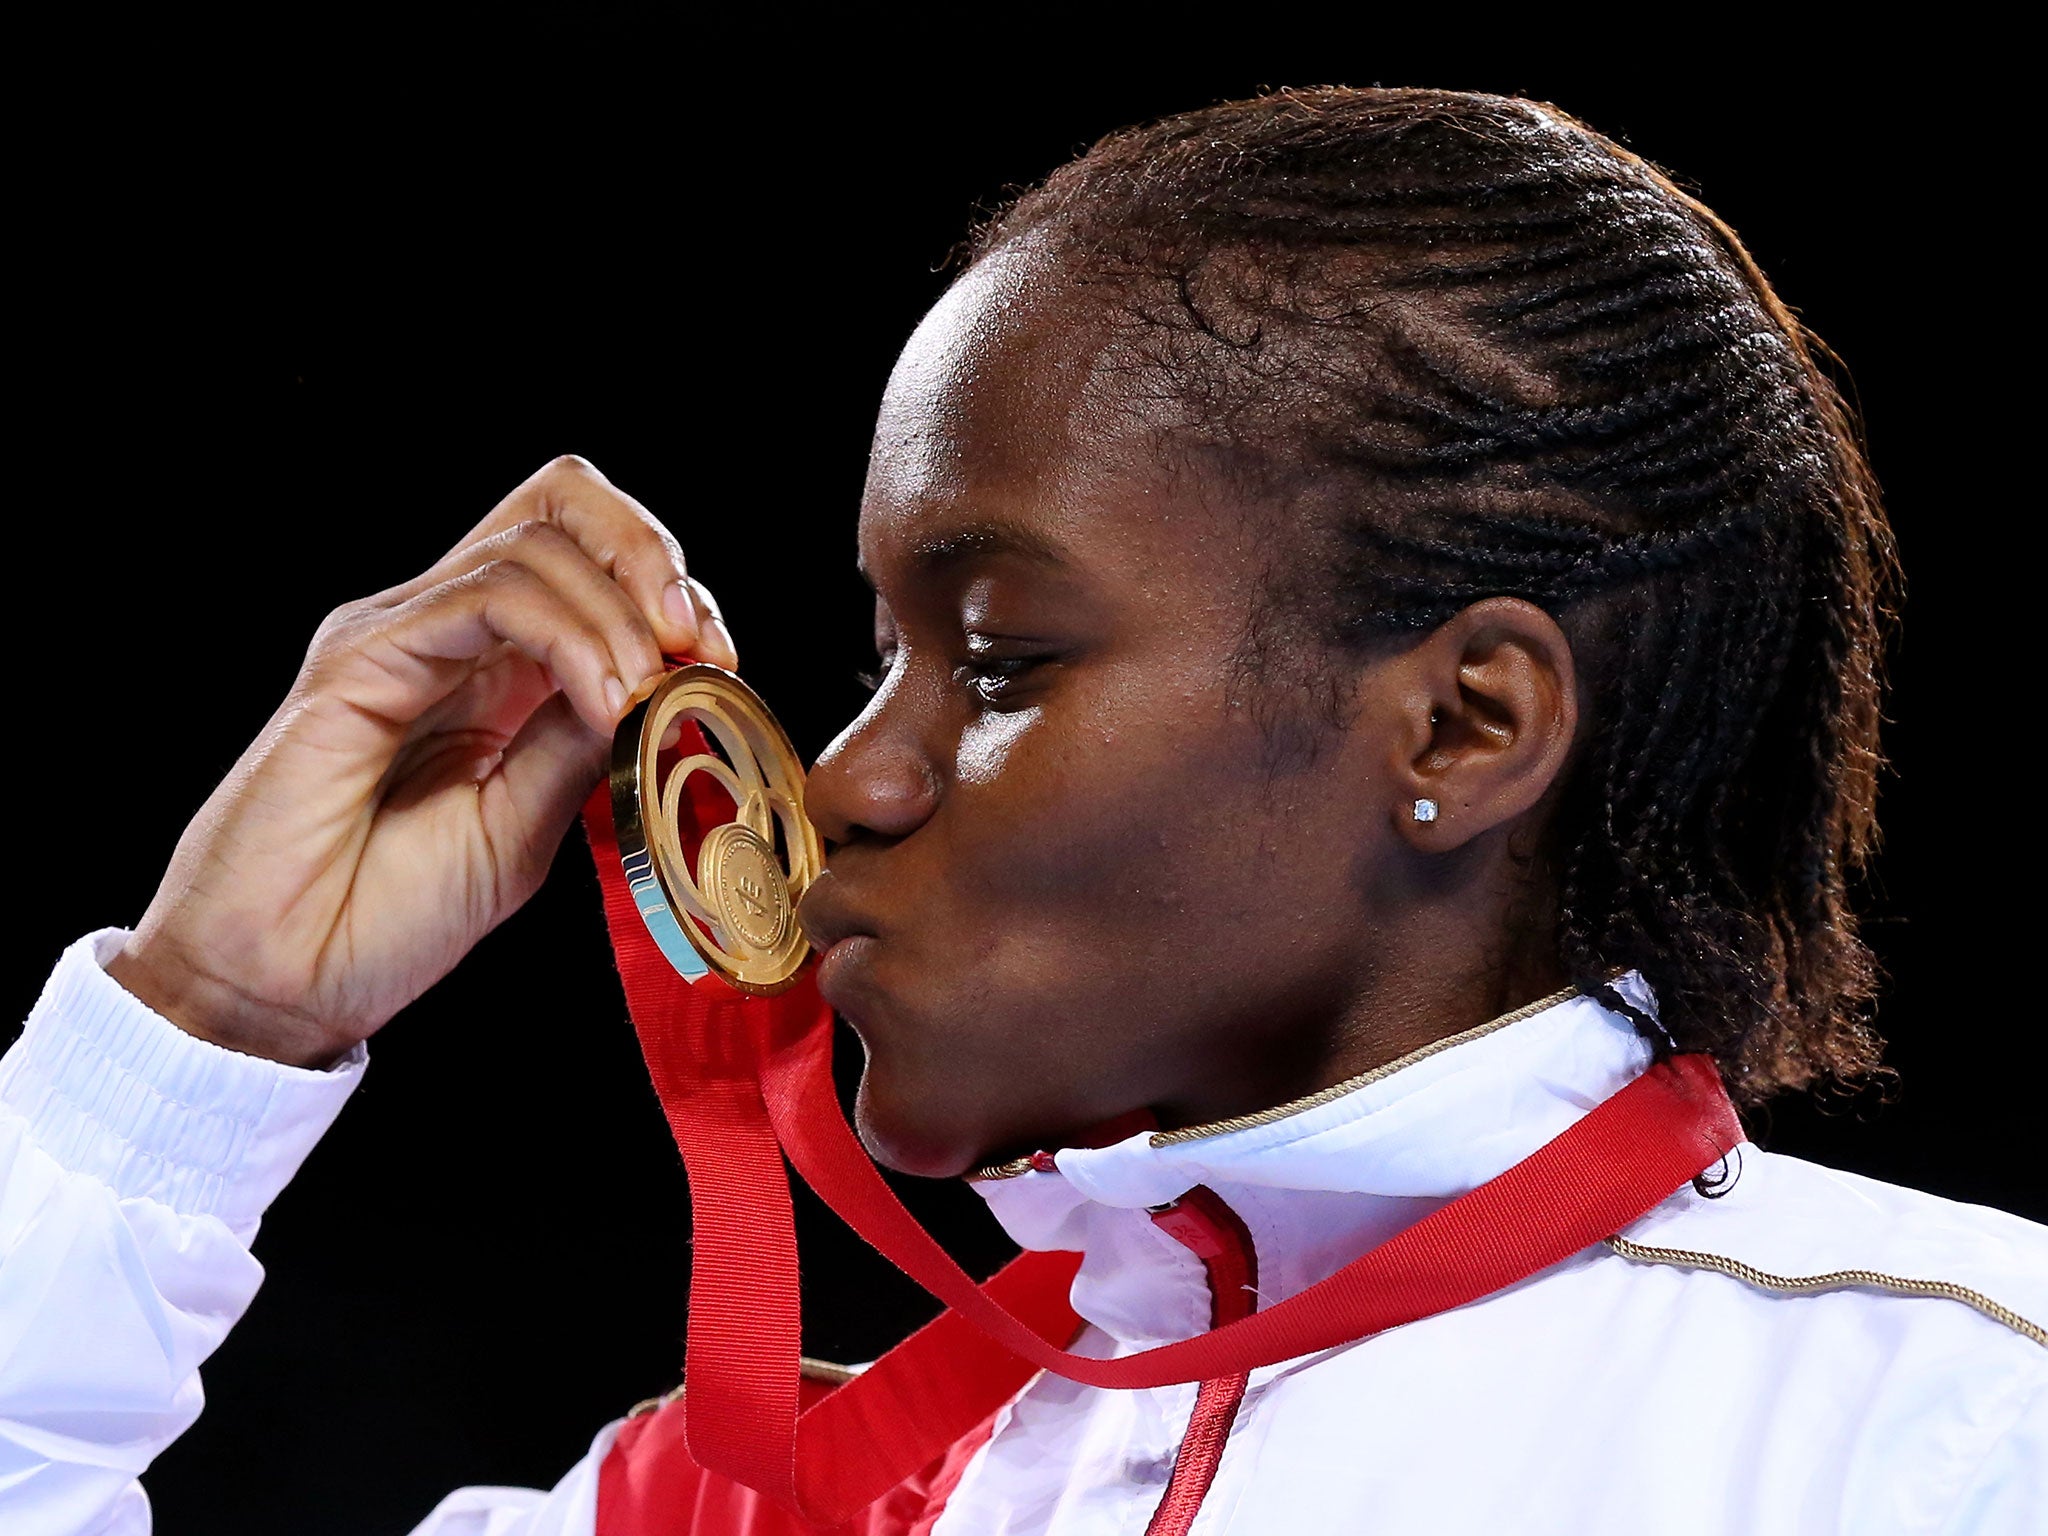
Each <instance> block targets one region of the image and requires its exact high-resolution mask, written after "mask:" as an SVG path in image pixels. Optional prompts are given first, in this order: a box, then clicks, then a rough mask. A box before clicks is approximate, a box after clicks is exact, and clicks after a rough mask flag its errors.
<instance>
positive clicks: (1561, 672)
mask: <svg viewBox="0 0 2048 1536" xmlns="http://www.w3.org/2000/svg"><path fill="white" fill-rule="evenodd" d="M1402 662H1403V663H1405V664H1406V671H1407V676H1406V677H1404V678H1403V680H1402V683H1403V686H1402V689H1401V696H1402V697H1401V706H1400V709H1401V722H1400V729H1398V730H1397V731H1396V732H1395V736H1396V739H1397V741H1398V746H1397V749H1396V750H1397V754H1398V760H1397V761H1396V762H1394V763H1393V764H1392V765H1390V766H1391V767H1392V768H1393V774H1392V783H1393V784H1394V786H1395V788H1396V790H1397V792H1398V794H1399V795H1400V796H1401V797H1402V798H1401V799H1400V800H1399V801H1398V802H1397V803H1396V804H1394V805H1393V806H1391V807H1390V808H1389V809H1390V811H1391V813H1392V815H1393V818H1394V822H1395V825H1396V826H1397V828H1398V829H1399V831H1400V833H1401V835H1402V836H1403V837H1405V838H1406V839H1407V841H1408V842H1409V843H1410V845H1411V846H1413V847H1414V848H1416V849H1417V850H1418V851H1422V852H1427V853H1443V852H1447V851H1448V850H1450V849H1452V848H1457V847H1460V846H1462V845H1463V844H1465V843H1467V842H1469V841H1470V840H1471V839H1473V838H1475V837H1477V836H1479V835H1480V834H1481V833H1484V832H1489V831H1492V830H1493V829H1494V828H1495V827H1500V826H1505V825H1506V824H1507V823H1509V822H1511V821H1513V820H1514V819H1515V818H1516V817H1518V816H1520V815H1521V814H1522V813H1523V812H1525V811H1527V810H1529V809H1530V808H1531V807H1533V806H1534V805H1535V804H1536V803H1537V802H1538V801H1540V800H1541V799H1542V798H1543V797H1544V795H1545V794H1547V793H1548V792H1549V790H1550V788H1551V786H1552V785H1553V784H1555V783H1556V782H1557V778H1558V775H1559V774H1560V773H1561V772H1562V771H1563V769H1564V765H1565V760H1566V759H1567V758H1568V757H1569V756H1570V754H1571V746H1572V736H1573V733H1574V732H1575V731H1576V730H1577V728H1578V723H1579V695H1578V683H1577V673H1576V668H1575V667H1574V665H1573V662H1572V651H1571V644H1570V642H1569V641H1567V640H1566V639H1565V637H1564V631H1563V630H1561V629H1559V628H1558V627H1557V621H1556V620H1555V619H1553V618H1551V616H1550V615H1549V614H1547V613H1545V612H1544V611H1543V610H1542V609H1541V608H1538V607H1537V606H1536V605H1535V604H1534V603H1530V602H1525V601H1523V600H1522V599H1521V598H1517V597H1489V598H1487V599H1486V600H1485V601H1483V602H1478V603H1474V604H1473V605H1472V606H1471V607H1469V608H1467V609H1465V610H1464V611H1463V612H1461V613H1459V614H1457V615H1456V616H1455V617H1453V618H1451V619H1448V620H1446V621H1445V622H1444V623H1443V624H1441V625H1439V626H1438V627H1437V628H1436V629H1435V630H1434V631H1433V632H1432V633H1431V634H1430V636H1429V638H1428V639H1426V640H1424V641H1423V642H1422V643H1421V644H1420V645H1418V646H1416V647H1415V648H1414V649H1413V650H1412V651H1410V652H1408V653H1407V654H1406V655H1405V656H1404V657H1403V658H1402ZM1425 801H1426V802H1428V804H1427V805H1425V806H1423V808H1422V814H1423V815H1424V816H1427V815H1428V814H1429V809H1430V807H1432V806H1433V807H1434V810H1435V814H1434V816H1433V817H1432V818H1431V819H1428V820H1423V819H1419V818H1418V815H1417V803H1418V802H1425Z"/></svg>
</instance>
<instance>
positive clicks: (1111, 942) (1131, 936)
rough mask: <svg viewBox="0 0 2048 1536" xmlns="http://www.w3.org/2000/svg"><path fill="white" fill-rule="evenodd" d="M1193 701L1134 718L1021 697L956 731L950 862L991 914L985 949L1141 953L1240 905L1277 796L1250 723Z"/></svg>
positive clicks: (1063, 959) (970, 895)
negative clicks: (1026, 705)
mask: <svg viewBox="0 0 2048 1536" xmlns="http://www.w3.org/2000/svg"><path fill="white" fill-rule="evenodd" d="M1190 702H1191V703H1192V702H1193V701H1190ZM1202 703H1203V704H1204V705H1206V707H1189V708H1185V709H1176V710H1175V711H1174V712H1173V713H1172V714H1171V715H1170V716H1168V717H1166V718H1156V717H1155V718H1151V719H1147V720H1142V721H1133V720H1131V719H1130V717H1129V716H1128V715H1124V716H1122V717H1121V718H1119V717H1116V716H1111V715H1110V714H1109V713H1108V712H1107V711H1094V710H1087V709H1075V710H1068V711H1065V712H1062V713H1059V714H1055V713H1052V712H1050V711H1028V710H1027V711H1018V712H1017V713H1015V714H1010V715H989V716H984V717H981V718H980V719H977V720H976V721H975V722H974V723H973V724H972V725H971V726H970V728H969V729H968V730H967V731H966V732H964V733H963V735H962V738H961V743H960V755H959V761H958V764H957V767H956V772H955V776H954V784H953V795H954V798H955V801H956V804H955V806H954V807H953V809H954V810H955V811H956V812H957V813H958V814H957V815H956V816H955V817H954V819H953V828H952V832H953V835H954V838H955V839H957V840H956V841H954V848H955V850H956V854H957V858H956V859H955V860H954V861H953V868H954V871H955V873H956V878H957V879H958V881H959V887H958V890H957V894H958V896H959V898H960V899H961V901H962V904H963V908H964V909H965V910H967V911H974V912H977V913H981V914H986V915H988V916H989V917H990V918H993V919H995V920H993V921H989V922H987V923H986V925H985V926H984V927H983V928H982V930H981V932H980V933H979V934H977V935H975V936H974V940H975V947H976V948H977V949H978V950H980V951H981V958H983V959H987V958H991V957H993V955H994V954H995V953H997V952H999V951H1001V950H1003V949H1006V948H1010V947H1012V946H1023V947H1025V948H1028V949H1031V950H1042V949H1044V948H1046V947H1048V946H1051V947H1055V948H1057V950H1058V951H1059V953H1058V955H1057V960H1058V963H1059V964H1060V965H1063V966H1068V967H1074V966H1079V967H1082V968H1083V969H1092V968H1093V967H1092V965H1091V964H1090V962H1091V960H1092V959H1093V958H1094V953H1092V952H1099V953H1100V954H1101V955H1102V956H1103V957H1104V958H1106V959H1109V960H1113V961H1115V960H1121V961H1130V960H1135V959H1137V958H1138V956H1139V953H1141V952H1142V953H1151V954H1156V953H1159V952H1161V951H1171V950H1174V949H1177V948H1180V947H1184V946H1186V945H1187V944H1190V943H1194V942H1198V936H1197V935H1195V934H1193V933H1189V932H1186V931H1185V930H1186V929H1187V928H1188V926H1189V925H1190V924H1193V925H1195V926H1197V927H1211V926H1213V925H1214V924H1216V923H1218V922H1228V921H1230V920H1232V918H1233V917H1235V916H1237V915H1241V908H1242V904H1243V901H1244V894H1243V893H1244V887H1245V880H1244V876H1245V874H1246V873H1247V866H1248V865H1250V864H1253V863H1256V862H1258V861H1259V860H1260V859H1261V856H1262V852H1263V853H1265V854H1270V851H1271V849H1272V845H1273V841H1274V837H1275V835H1276V833H1278V832H1279V831H1280V830H1281V829H1280V828H1279V827H1278V826H1276V824H1275V823H1274V821H1273V819H1272V817H1273V815H1274V813H1275V812H1276V811H1282V812H1284V806H1276V805H1275V803H1274V800H1273V797H1272V796H1271V795H1270V794H1269V793H1268V792H1267V784H1266V781H1265V778H1264V776H1263V775H1262V774H1261V772H1260V771H1259V767H1258V754H1257V751H1256V732H1255V728H1253V727H1251V726H1250V725H1249V724H1248V723H1247V724H1245V725H1242V726H1240V725H1238V724H1236V723H1235V722H1234V721H1233V720H1232V719H1231V717H1230V715H1229V714H1228V713H1226V712H1225V711H1224V709H1223V708H1222V706H1221V703H1220V701H1217V700H1213V699H1211V700H1206V701H1202ZM1218 716H1222V717H1223V718H1224V721H1225V723H1224V724H1222V725H1215V726H1209V727H1207V728H1204V727H1202V726H1200V725H1197V724H1195V723H1194V722H1200V721H1213V720H1215V719H1216V718H1217V717H1218ZM998 914H1000V917H998V916H997V915H998ZM963 915H964V912H963ZM1134 945H1135V946H1136V948H1135V949H1134V948H1133V946H1134ZM1012 958H1015V959H1020V960H1021V959H1022V958H1023V957H1022V956H1013V957H1012ZM1045 958H1046V959H1048V960H1050V959H1052V958H1054V957H1052V956H1045Z"/></svg>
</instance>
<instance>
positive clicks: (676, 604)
mask: <svg viewBox="0 0 2048 1536" xmlns="http://www.w3.org/2000/svg"><path fill="white" fill-rule="evenodd" d="M661 612H662V617H664V618H666V619H667V620H668V621H669V623H671V624H673V625H675V627H676V628H677V629H688V630H694V629H696V627H697V605H696V604H695V603H693V602H691V601H690V594H689V593H688V592H687V591H685V590H684V589H683V584H682V583H681V582H680V581H672V582H670V583H669V584H668V585H667V586H665V587H663V588H662V589H661Z"/></svg>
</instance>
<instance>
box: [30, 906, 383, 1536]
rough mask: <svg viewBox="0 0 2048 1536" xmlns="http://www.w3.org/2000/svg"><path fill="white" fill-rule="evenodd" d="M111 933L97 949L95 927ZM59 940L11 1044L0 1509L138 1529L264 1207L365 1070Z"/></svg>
mask: <svg viewBox="0 0 2048 1536" xmlns="http://www.w3.org/2000/svg"><path fill="white" fill-rule="evenodd" d="M96 941H97V942H96ZM118 943H119V935H117V934H107V935H96V936H95V937H94V939H88V940H83V941H81V942H80V943H79V944H77V945H74V946H73V947H72V948H71V949H70V950H69V951H67V952H66V954H65V956H64V958H63V960H62V961H61V962H60V964H59V965H58V968H57V970H56V972H55V974H53V976H52V977H51V980H50V983H49V985H48V986H47V987H46V988H45V989H44V992H43V995H42V997H41V998H40V999H39V1000H38V1002H37V1004H36V1007H35V1010H34V1011H33V1012H32V1013H31V1015H30V1018H29V1023H28V1026H27V1028H26V1029H25V1030H24V1032H23V1034H22V1037H21V1039H20V1040H18V1041H17V1042H16V1043H15V1045H14V1046H13V1047H12V1048H11V1049H10V1050H9V1051H8V1052H7V1054H6V1056H5V1058H4V1059H0V1516H4V1519H0V1524H4V1525H5V1527H6V1529H7V1530H8V1531H9V1532H10V1533H21V1536H40V1533H44V1532H48V1533H53V1536H54V1533H57V1532H66V1533H69V1532H78V1531H98V1530H113V1531H123V1532H128V1531H141V1530H144V1529H146V1528H147V1523H148V1514H147V1504H146V1502H145V1501H144V1500H143V1499H142V1497H141V1494H140V1491H139V1489H138V1488H137V1487H136V1486H135V1480H136V1478H137V1477H138V1476H139V1475H140V1473H141V1472H142V1470H143V1469H144V1468H145V1467H146V1466H147V1465H148V1464H149V1462H150V1461H151V1460H153V1459H154V1458H155V1456H156V1455H157V1454H158V1453H159V1452H161V1451H162V1450H163V1449H164V1447H165V1446H167V1445H169V1444H170V1442H171V1441H172V1440H174V1439H176V1438H177V1436H178V1435H179V1434H181V1433H182V1432H183V1431H184V1430H185V1428H186V1427H187V1426H188V1425H190V1424H191V1422H192V1421H193V1419H194V1418H196V1417H197V1415H198V1413H199V1409H200V1406H201V1402H202V1396H201V1391H200V1385H199V1375H198V1372H199V1367H200V1365H201V1363H202V1362H203V1361H204V1360H205V1359H206V1358H207V1356H208V1355H210V1354H211V1353H212V1352H213V1350H214V1349H215V1348H216V1347H217V1346H218V1345H219V1344H220V1342H221V1340H222V1339H223V1338H224V1337H225V1336H226V1334H227V1332H228V1330H229V1329H230V1328H231V1327H232V1326H233V1325H234V1324H235V1322H236V1321H237V1320H238V1319H239V1318H240V1317H241V1315H242V1313H243V1311H244V1310H245V1309H246V1308H247V1307H248V1304H249V1301H250V1298H251V1297H252V1296H254V1294H255V1291H256V1287H257V1285H258V1284H259V1283H260V1281H261V1280H262V1276H263V1271H262V1267H261V1266H260V1265H259V1264H258V1263H257V1262H256V1260H255V1258H254V1257H253V1256H252V1255H251V1254H250V1252H249V1243H250V1241H251V1239H253V1237H254V1236H255V1232H256V1228H257V1225H258V1222H259V1221H260V1219H261V1217H262V1215H263V1212H264V1210H265V1208H266V1207H267V1206H268V1205H269V1203H270V1202H271V1200H272V1199H274V1198H275V1197H276V1195H277V1193H278V1191H279V1190H281V1189H282V1188H283V1187H284V1185H285V1183H286V1182H287V1181H288V1180H289V1179H290V1178H291V1176H292V1175H293V1173H295V1172H296V1171H297V1169H298V1166H299V1164H300V1163H301V1162H302V1161H303V1160H304V1158H305V1156H306V1154H307V1153H308V1152H309V1151H310V1150H311V1148H312V1146H313V1144H314V1142H316V1141H317V1140H318V1139H319V1137H320V1135H321V1134H322V1133H323V1132H324V1131H325V1130H326V1128H327V1126H328V1125H329V1124H330V1123H332V1121H333V1119H334V1117H335V1116H336V1115H337V1114H338V1113H339V1112H340V1109H341V1106H342V1104H343V1103H344V1102H345V1101H346V1099H347V1097H348V1095H349V1093H350V1092H351V1091H352V1090H353V1089H354V1087H355V1085H356V1082H357V1081H358V1079H359V1078H360V1076H361V1073H362V1070H363V1061H364V1057H363V1053H362V1052H361V1051H360V1050H358V1051H356V1052H355V1053H353V1054H352V1055H351V1056H349V1057H348V1058H346V1059H344V1060H343V1061H342V1062H340V1063H338V1064H337V1065H336V1066H335V1068H334V1069H333V1070H331V1071H326V1072H315V1071H307V1070H302V1069H297V1068H292V1067H284V1066H279V1065H277V1064H276V1063H273V1062H269V1061H263V1060H259V1059H257V1058H255V1057H251V1056H245V1055H241V1054H238V1053H236V1052H233V1051H229V1050H225V1049H223V1048H221V1047H219V1046H216V1045H212V1044H209V1043H208V1042H206V1041H204V1040H200V1039H197V1038H195V1037H193V1036H192V1035H189V1034H187V1033H185V1032H183V1031H181V1030H179V1029H178V1028H176V1027H175V1026H173V1025H172V1024H170V1023H169V1022H167V1021H166V1020H164V1019H162V1018H160V1017H158V1016H157V1015H156V1014H154V1013H152V1012H150V1010H149V1009H147V1008H145V1007H143V1006H142V1005H141V1004H140V1003H139V1002H137V1001H136V1000H135V999H134V998H132V997H131V996H129V995H128V994H127V993H126V992H125V991H123V990H122V989H121V988H120V987H119V986H118V985H117V984H116V983H115V982H114V981H112V980H111V979H110V978H109V977H108V976H106V975H105V974H104V972H103V971H102V970H101V969H100V964H99V962H100V960H101V959H102V958H103V957H104V956H105V955H107V954H110V953H111V952H112V950H113V949H114V948H115V947H116V946H117V945H118Z"/></svg>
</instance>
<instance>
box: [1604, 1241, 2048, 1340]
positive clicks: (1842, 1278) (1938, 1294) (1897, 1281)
mask: <svg viewBox="0 0 2048 1536" xmlns="http://www.w3.org/2000/svg"><path fill="white" fill-rule="evenodd" d="M1607 1246H1608V1247H1609V1248H1611V1249H1613V1250H1614V1251H1615V1252H1616V1253H1618V1254H1620V1255H1621V1256H1622V1257H1623V1258H1624V1259H1629V1260H1632V1261H1634V1262H1635V1263H1637V1264H1670V1265H1674V1266H1675V1267H1677V1268H1679V1269H1706V1270H1712V1271H1713V1272H1714V1273H1715V1274H1719V1275H1727V1276H1728V1277H1729V1278H1730V1279H1732V1280H1740V1281H1742V1282H1743V1283H1744V1284H1746V1285H1754V1286H1757V1287H1759V1288H1760V1289H1762V1290H1766V1291H1782V1292H1785V1293H1787V1294H1789V1295H1795V1296H1807V1295H1815V1294H1818V1293H1819V1292H1822V1291H1847V1290H1874V1291H1890V1292H1891V1293H1892V1294H1893V1295H1895V1296H1928V1297H1932V1298H1934V1299H1936V1300H1938V1301H1959V1302H1961V1303H1962V1304H1963V1305H1964V1306H1966V1307H1972V1308H1974V1309H1976V1310H1977V1311H1979V1312H1981V1313H1983V1314H1984V1315H1985V1316H1986V1317H1988V1318H1990V1319H1991V1321H1993V1322H1994V1323H2000V1324H2003V1325H2004V1326H2005V1327H2007V1328H2010V1329H2011V1330H2012V1331H2013V1332H2014V1333H2016V1334H2018V1335H2019V1336H2020V1337H2021V1338H2023V1339H2032V1340H2033V1341H2034V1342H2035V1343H2036V1344H2039V1345H2041V1346H2042V1347H2043V1348H2048V1329H2044V1328H2042V1327H2041V1325H2040V1324H2039V1323H2031V1322H2028V1321H2027V1319H2025V1318H2024V1317H2021V1316H2020V1315H2019V1313H2017V1312H2015V1311H2013V1310H2012V1308H2010V1307H2007V1306H2002V1305H2000V1304H1999V1303H1998V1302H1995V1301H1993V1300H1992V1299H1991V1298H1990V1297H1989V1296H1986V1295H1985V1294H1984V1293H1983V1292H1982V1291H1973V1290H1971V1289H1970V1288H1969V1287H1968V1286H1962V1285H1957V1284H1955V1283H1954V1282H1953V1281H1950V1280H1907V1279H1904V1278H1902V1277H1900V1276H1898V1275H1886V1274H1880V1273H1879V1272H1878V1271H1876V1270H1874V1269H1837V1270H1831V1271H1829V1272H1828V1273H1827V1274H1824V1275H1796V1276H1795V1275H1772V1274H1767V1273H1765V1272H1764V1271H1763V1270H1761V1269H1757V1268H1755V1267H1754V1266H1753V1265H1749V1264H1745V1263H1743V1262H1742V1261H1741V1260H1740V1259H1730V1258H1725V1257H1723V1256H1722V1255H1721V1254H1718V1253H1701V1252H1699V1251H1698V1250H1697V1249H1692V1248H1652V1247H1650V1246H1649V1245H1647V1244H1645V1243H1638V1242H1632V1241H1631V1240H1629V1239H1628V1238H1625V1237H1610V1238H1608V1239H1607Z"/></svg>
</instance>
